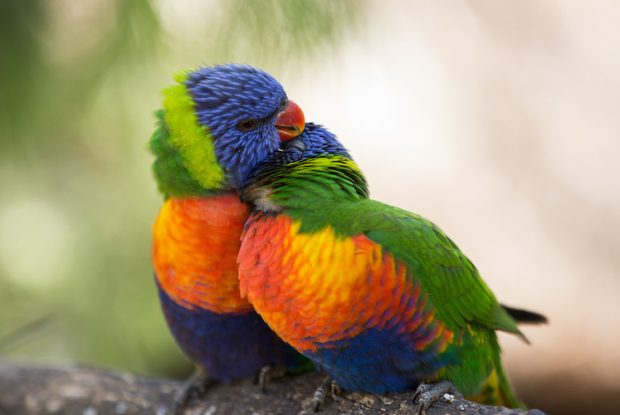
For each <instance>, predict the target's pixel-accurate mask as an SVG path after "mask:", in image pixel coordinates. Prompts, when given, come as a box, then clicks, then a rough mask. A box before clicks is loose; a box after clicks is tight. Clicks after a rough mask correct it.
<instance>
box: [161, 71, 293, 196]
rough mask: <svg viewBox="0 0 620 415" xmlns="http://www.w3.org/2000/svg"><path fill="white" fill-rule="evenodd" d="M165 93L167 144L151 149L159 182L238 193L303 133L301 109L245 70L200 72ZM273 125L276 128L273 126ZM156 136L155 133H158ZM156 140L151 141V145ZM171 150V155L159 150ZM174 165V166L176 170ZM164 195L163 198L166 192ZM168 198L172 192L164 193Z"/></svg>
mask: <svg viewBox="0 0 620 415" xmlns="http://www.w3.org/2000/svg"><path fill="white" fill-rule="evenodd" d="M176 80H177V85H174V86H173V87H170V88H168V89H167V90H165V91H164V109H163V111H162V112H161V114H160V118H161V123H162V125H163V127H165V128H162V125H160V130H165V131H164V132H165V134H160V135H165V137H164V138H163V139H162V140H164V141H165V143H163V144H162V145H161V146H159V147H157V146H153V145H152V148H154V147H155V148H154V152H155V153H156V155H157V156H158V160H159V158H162V154H163V157H166V156H169V155H170V154H172V155H173V156H174V158H172V157H168V159H167V160H166V161H165V162H161V163H160V166H161V168H160V170H161V172H160V171H158V162H157V161H156V164H155V171H156V175H157V177H158V180H159V181H160V187H164V188H165V187H166V186H165V183H164V186H162V181H165V180H168V181H170V180H177V181H179V180H180V179H179V177H180V176H182V174H179V173H178V172H175V173H174V174H173V173H170V172H168V171H166V169H170V166H173V167H174V168H176V169H177V170H184V171H185V172H186V175H187V176H188V177H187V178H183V180H185V179H187V180H186V181H194V182H196V186H200V187H202V188H204V189H210V190H221V189H229V188H239V186H241V185H242V183H243V182H244V181H245V180H246V178H247V176H248V175H249V173H250V171H251V170H252V169H253V167H254V166H255V165H256V164H257V163H259V162H260V161H262V160H265V159H266V158H268V157H269V156H270V155H271V154H272V153H273V152H275V151H276V150H277V149H278V148H279V147H280V142H281V140H285V139H287V138H290V137H293V136H296V135H299V134H300V133H301V131H303V128H304V118H303V112H301V109H300V108H299V107H298V106H297V105H296V104H294V103H293V102H290V101H289V100H288V98H287V96H286V93H285V92H284V89H283V88H282V85H280V83H279V82H278V81H276V80H275V79H274V78H273V77H272V76H271V75H269V74H267V73H266V72H263V71H261V70H259V69H256V68H253V67H251V66H247V65H232V64H229V65H219V66H214V67H205V68H199V69H197V70H194V71H190V72H185V73H183V74H181V75H178V76H177V77H176ZM276 119H277V120H278V123H276ZM156 135H157V133H156ZM155 138H157V137H156V136H154V139H155ZM164 144H165V146H166V147H165V149H168V148H170V149H171V150H170V151H169V152H166V151H164V150H165V149H164V150H161V148H160V147H164ZM175 163H176V164H175ZM164 193H166V192H164ZM168 193H170V192H168Z"/></svg>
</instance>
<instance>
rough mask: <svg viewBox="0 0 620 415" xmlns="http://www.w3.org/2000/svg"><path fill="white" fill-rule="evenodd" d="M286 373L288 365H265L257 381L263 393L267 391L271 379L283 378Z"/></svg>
mask: <svg viewBox="0 0 620 415" xmlns="http://www.w3.org/2000/svg"><path fill="white" fill-rule="evenodd" d="M284 375H286V367H283V366H271V365H268V366H263V367H262V368H261V369H260V372H258V376H257V380H256V381H257V382H258V386H259V387H260V389H261V390H262V391H263V393H267V385H268V384H269V382H271V379H274V378H281V377H283V376H284Z"/></svg>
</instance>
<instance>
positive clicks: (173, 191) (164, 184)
mask: <svg viewBox="0 0 620 415" xmlns="http://www.w3.org/2000/svg"><path fill="white" fill-rule="evenodd" d="M155 116H156V117H157V128H156V130H155V132H154V133H153V135H152V136H151V140H150V143H149V145H150V149H151V152H152V153H153V154H154V155H155V157H156V159H155V162H154V163H153V172H154V174H155V179H156V180H157V186H158V187H159V191H160V192H161V193H162V194H163V195H164V197H165V198H166V199H167V198H169V197H187V196H209V195H212V194H214V191H212V190H207V189H205V188H204V187H202V186H201V185H200V183H198V181H196V180H194V178H193V177H192V175H191V174H190V173H189V171H188V170H187V168H186V167H185V165H184V163H183V159H182V157H181V155H180V154H179V152H178V151H177V150H176V149H175V147H173V146H172V144H171V143H170V131H169V129H168V126H167V125H166V122H165V120H164V118H165V117H164V111H163V110H159V111H157V112H156V113H155Z"/></svg>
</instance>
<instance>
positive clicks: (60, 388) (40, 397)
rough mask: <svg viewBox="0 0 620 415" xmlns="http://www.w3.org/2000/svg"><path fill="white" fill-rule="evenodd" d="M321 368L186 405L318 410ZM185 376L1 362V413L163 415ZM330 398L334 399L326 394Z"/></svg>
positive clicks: (341, 410)
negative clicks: (315, 395) (314, 405)
mask: <svg viewBox="0 0 620 415" xmlns="http://www.w3.org/2000/svg"><path fill="white" fill-rule="evenodd" d="M322 378H323V377H322V376H321V375H320V374H317V373H312V374H306V375H300V376H288V377H285V378H282V379H276V380H273V381H272V382H271V383H270V384H269V391H268V393H267V394H263V393H262V392H261V391H260V389H259V388H258V387H257V386H256V385H254V384H253V383H252V382H251V381H244V382H239V383H235V384H232V385H215V386H212V387H211V388H210V389H209V390H208V392H207V393H206V395H205V397H204V398H203V399H201V400H196V401H194V402H192V404H191V405H190V406H189V407H188V409H187V410H186V414H188V415H189V414H192V415H198V414H201V415H216V414H222V415H241V414H256V415H258V414H260V415H263V414H264V415H267V414H270V415H271V414H273V415H276V414H286V415H288V414H312V409H311V398H312V396H313V393H314V390H315V388H316V387H317V385H319V384H320V383H321V380H322ZM181 385H182V382H179V381H174V380H163V379H149V378H140V377H136V376H134V375H131V374H127V373H110V372H106V371H102V370H97V369H89V368H37V367H29V366H18V365H12V364H8V363H2V362H0V414H2V415H4V414H7V415H21V414H24V415H35V414H36V415H38V414H67V415H73V414H76V415H104V414H111V415H112V414H113V415H128V414H136V415H141V414H149V415H153V414H155V415H165V414H167V413H168V408H169V406H170V403H171V402H172V397H173V395H174V394H175V392H176V391H177V390H179V388H180V387H181ZM328 399H329V398H328ZM412 413H414V404H413V403H412V393H402V394H391V395H386V396H373V395H367V394H361V393H344V394H343V395H342V396H341V397H340V398H339V399H338V401H337V402H333V401H331V399H329V400H328V401H327V403H326V408H325V410H324V411H323V412H322V413H321V415H334V414H356V415H357V414H360V415H365V414H393V415H396V414H399V415H400V414H412ZM448 414H450V415H457V414H458V415H474V414H476V415H490V414H501V415H517V414H519V415H523V414H530V415H541V414H542V412H540V411H537V410H530V411H521V410H514V409H506V408H500V407H491V406H484V405H478V404H475V403H472V402H469V401H466V400H463V399H462V398H461V397H459V396H457V397H456V400H455V401H454V402H453V403H447V402H439V403H437V404H435V405H433V407H432V408H431V409H430V410H429V411H428V415H448Z"/></svg>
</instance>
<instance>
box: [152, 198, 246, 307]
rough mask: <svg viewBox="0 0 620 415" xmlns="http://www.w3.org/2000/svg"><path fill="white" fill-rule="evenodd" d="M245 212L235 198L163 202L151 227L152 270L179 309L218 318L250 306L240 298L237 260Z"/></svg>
mask: <svg viewBox="0 0 620 415" xmlns="http://www.w3.org/2000/svg"><path fill="white" fill-rule="evenodd" d="M247 216H248V208H247V206H246V205H245V204H243V203H241V202H240V201H239V197H238V196H237V195H236V194H234V193H228V194H224V195H218V196H213V197H209V198H183V199H169V200H167V201H166V202H165V203H164V205H163V207H162V209H161V211H160V212H159V215H158V217H157V219H156V221H155V224H154V225H153V264H154V266H155V272H156V275H157V279H158V281H159V284H160V286H161V287H162V289H163V290H164V291H165V292H166V293H167V294H168V295H169V296H170V297H171V298H172V299H173V300H174V301H175V302H177V303H178V304H180V305H182V306H184V307H186V308H189V309H194V308H203V309H206V310H209V311H213V312H216V313H239V312H245V311H248V310H251V309H252V306H251V305H250V304H249V303H248V302H247V301H246V300H245V299H242V298H241V296H240V294H239V279H238V276H237V254H238V252H239V245H240V236H241V232H242V230H243V224H244V222H245V220H246V218H247Z"/></svg>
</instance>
